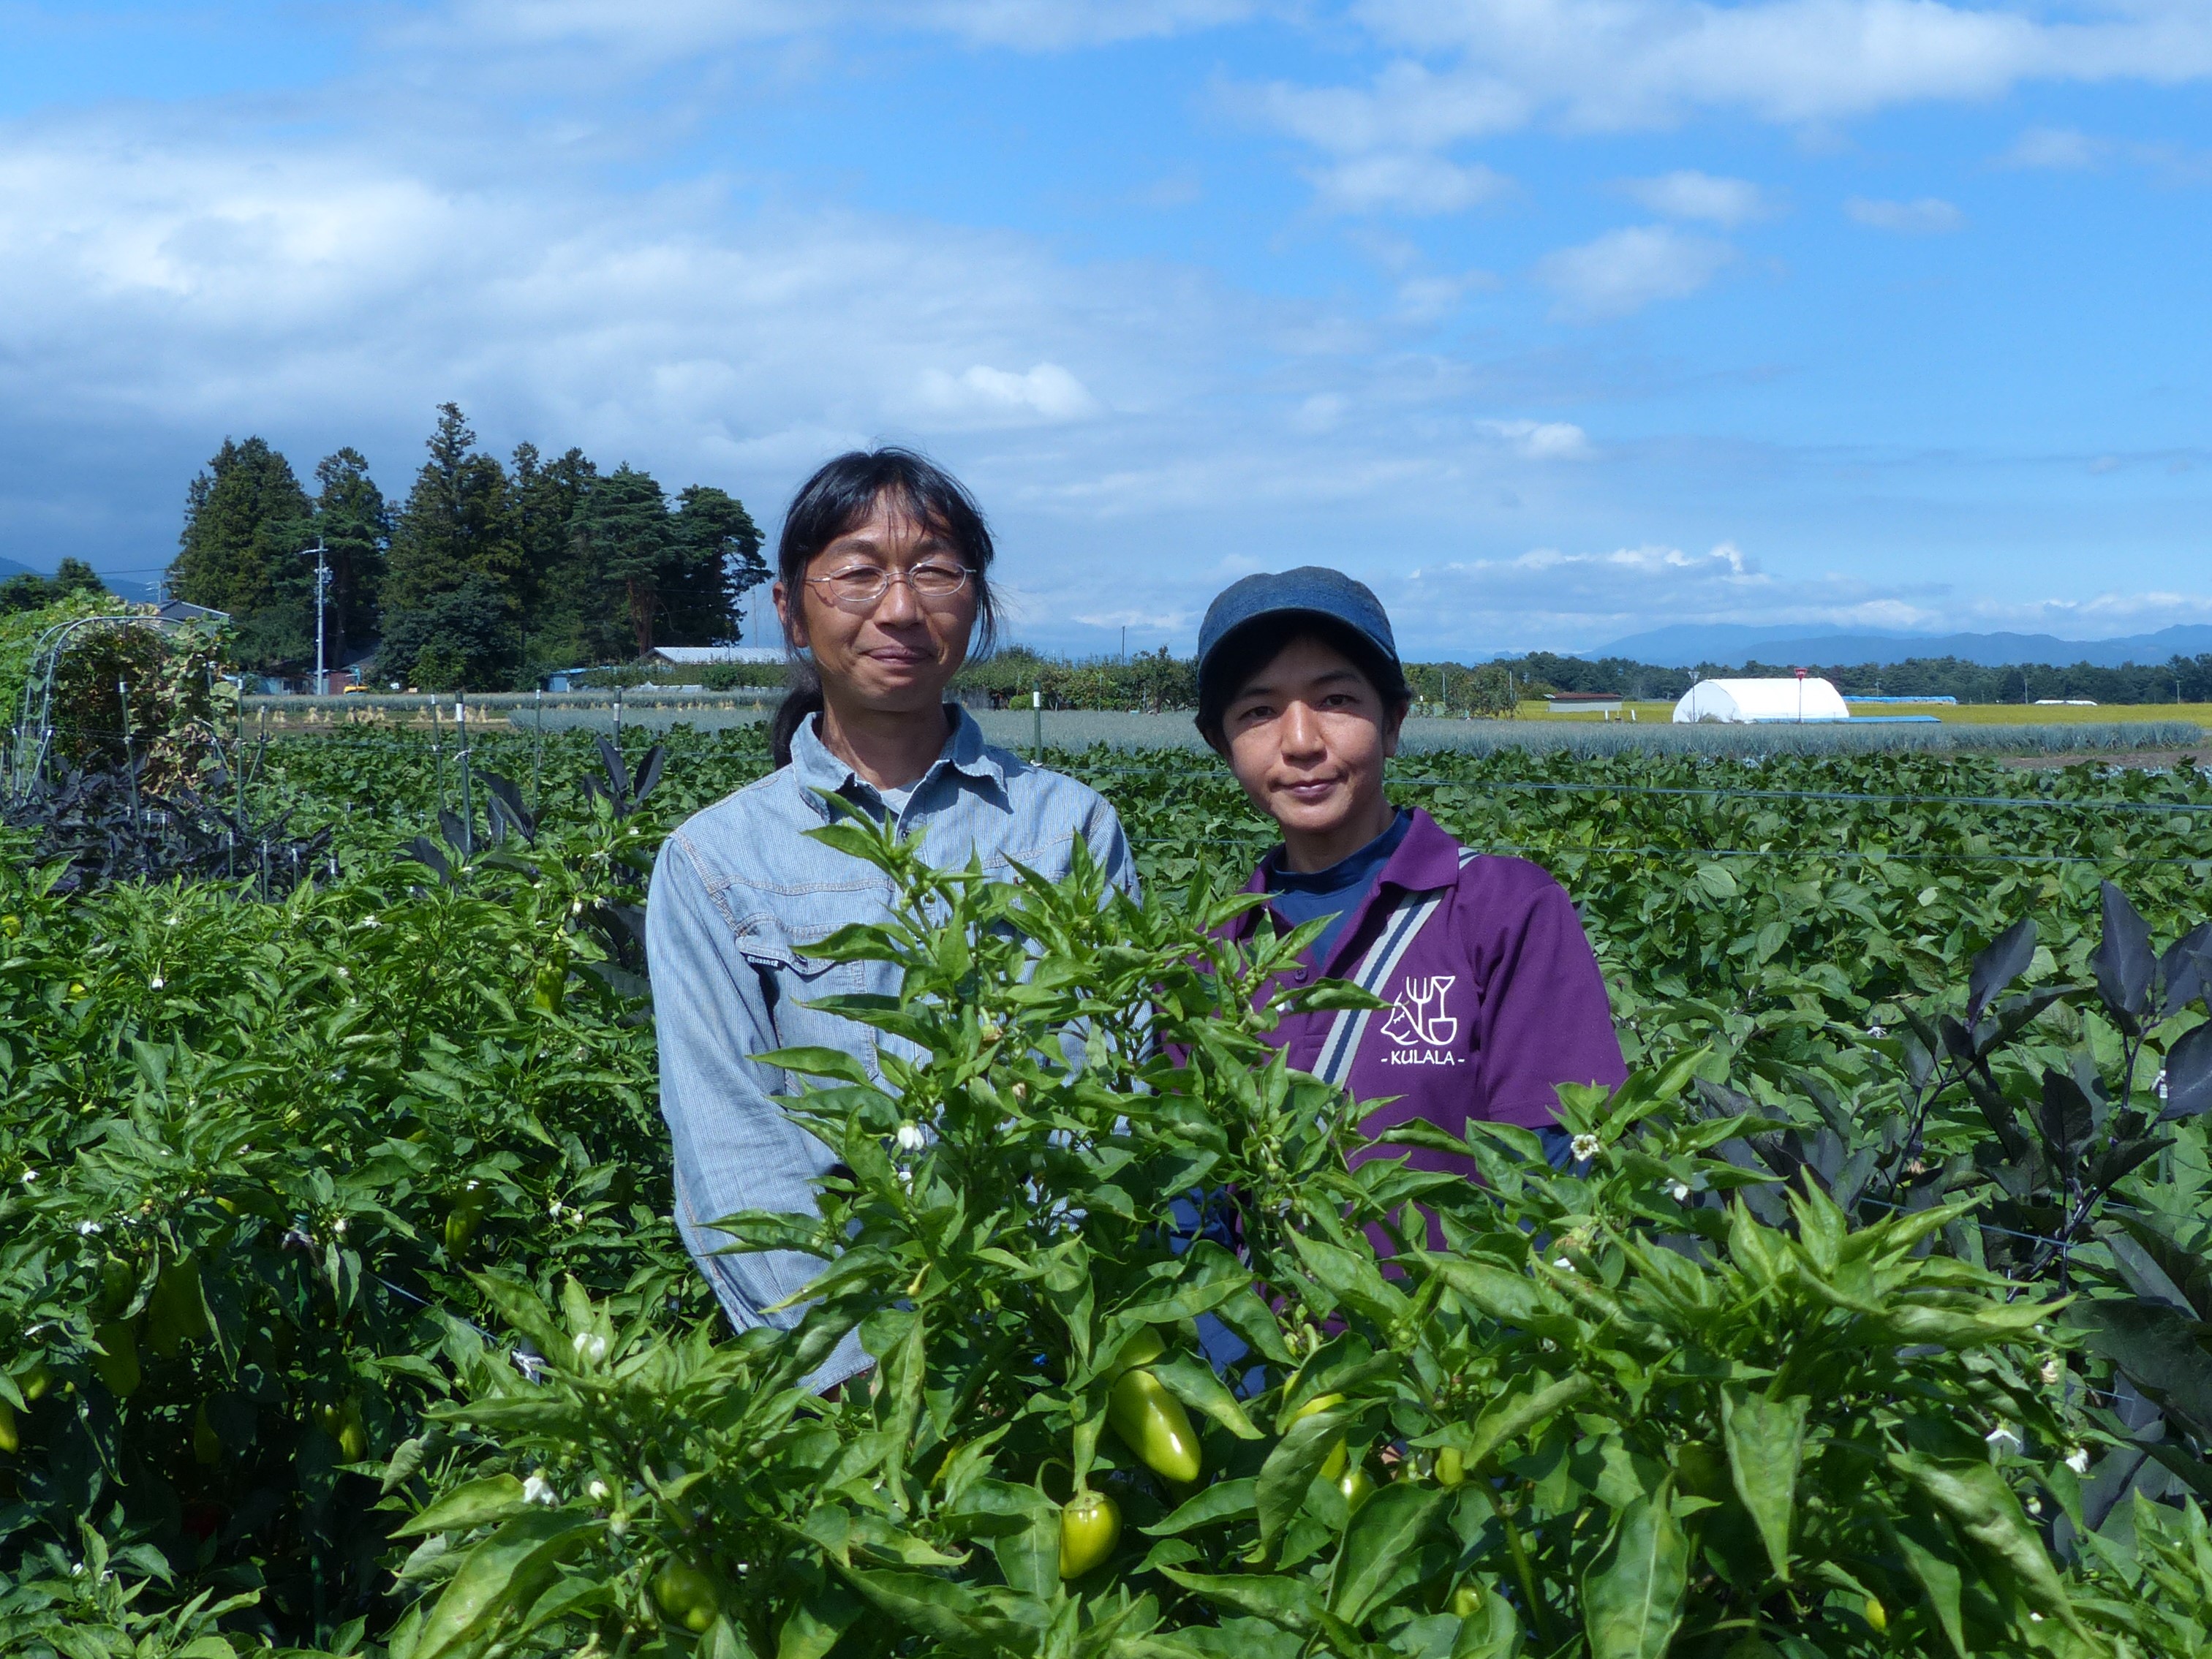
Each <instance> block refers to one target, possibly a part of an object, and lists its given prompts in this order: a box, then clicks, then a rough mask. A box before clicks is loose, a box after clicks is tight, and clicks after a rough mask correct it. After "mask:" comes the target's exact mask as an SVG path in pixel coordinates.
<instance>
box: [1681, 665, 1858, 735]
mask: <svg viewBox="0 0 2212 1659" xmlns="http://www.w3.org/2000/svg"><path fill="white" fill-rule="evenodd" d="M1850 717H1851V711H1850V709H1849V708H1845V707H1844V700H1843V698H1842V696H1839V695H1838V692H1837V690H1836V688H1835V687H1834V686H1833V685H1831V684H1829V683H1828V682H1827V681H1826V680H1822V679H1814V678H1797V677H1796V676H1794V675H1793V676H1791V677H1790V678H1788V679H1781V678H1776V679H1759V680H1699V682H1698V683H1697V684H1695V685H1693V686H1692V687H1691V688H1690V689H1689V690H1687V691H1686V692H1684V693H1683V694H1682V700H1681V701H1680V702H1678V703H1676V704H1675V705H1674V723H1675V724H1676V725H1678V726H1688V725H1693V724H1697V723H1699V722H1701V721H1717V722H1719V723H1720V724H1722V725H1724V726H1750V725H1767V724H1786V723H1790V722H1794V721H1797V720H1804V721H1807V722H1808V723H1809V722H1811V721H1814V720H1849V719H1850Z"/></svg>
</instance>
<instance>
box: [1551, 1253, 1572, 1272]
mask: <svg viewBox="0 0 2212 1659" xmlns="http://www.w3.org/2000/svg"><path fill="white" fill-rule="evenodd" d="M1552 1265H1553V1267H1557V1268H1559V1271H1560V1272H1562V1273H1572V1272H1574V1270H1575V1264H1574V1263H1573V1262H1571V1261H1568V1260H1567V1259H1566V1257H1565V1256H1563V1255H1562V1256H1554V1257H1553V1259H1552Z"/></svg>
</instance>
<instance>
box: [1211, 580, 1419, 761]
mask: <svg viewBox="0 0 2212 1659" xmlns="http://www.w3.org/2000/svg"><path fill="white" fill-rule="evenodd" d="M1300 640H1318V641H1321V643H1322V644H1323V645H1325V646H1327V647H1328V648H1329V649H1330V650H1332V651H1335V652H1338V653H1341V654H1342V655H1344V656H1346V657H1348V658H1349V659H1351V661H1352V666H1353V667H1354V668H1357V669H1358V671H1360V673H1361V674H1362V675H1363V676H1364V678H1366V681H1367V683H1368V684H1370V685H1371V686H1373V687H1374V688H1375V695H1376V696H1378V697H1380V698H1382V699H1383V708H1386V709H1388V710H1389V712H1390V713H1391V714H1404V713H1405V712H1406V710H1407V708H1411V707H1412V706H1413V691H1412V690H1410V689H1409V688H1408V687H1407V684H1406V671H1405V669H1404V668H1403V667H1402V666H1401V665H1400V664H1399V662H1398V660H1397V659H1396V658H1395V657H1392V656H1389V655H1388V654H1387V653H1384V652H1383V651H1382V650H1381V649H1379V648H1378V647H1376V644H1375V641H1372V640H1370V639H1369V638H1368V637H1367V636H1366V635H1364V634H1362V633H1361V632H1360V631H1359V630H1358V629H1356V628H1352V627H1351V626H1349V625H1348V624H1346V623H1340V622H1338V621H1336V620H1335V619H1334V618H1333V617H1324V616H1321V615H1318V614H1316V613H1315V612H1312V611H1279V612H1277V613H1275V614H1274V615H1273V616H1265V617H1254V618H1253V619H1252V620H1251V621H1250V622H1248V623H1245V624H1244V625H1243V627H1242V628H1239V629H1237V630H1236V631H1235V632H1234V633H1232V634H1231V635H1229V637H1228V638H1227V639H1225V640H1224V641H1221V643H1220V644H1218V645H1217V646H1216V647H1213V654H1212V656H1211V657H1209V658H1207V659H1206V666H1205V670H1204V671H1203V672H1201V673H1200V676H1199V680H1198V720H1197V724H1198V734H1199V736H1200V737H1202V738H1205V739H1206V744H1207V746H1208V747H1209V748H1211V749H1212V750H1214V751H1215V752H1216V753H1218V754H1227V753H1228V752H1229V750H1228V743H1227V739H1226V738H1225V737H1224V736H1223V732H1222V727H1223V726H1224V724H1225V722H1226V721H1227V720H1228V718H1229V705H1230V704H1231V703H1232V702H1235V701H1236V700H1237V693H1238V692H1239V691H1242V690H1243V689H1244V688H1245V687H1246V686H1247V685H1249V684H1250V683H1251V680H1252V677H1253V676H1254V675H1255V674H1256V673H1258V672H1259V671H1261V669H1263V668H1265V667H1266V666H1267V665H1268V664H1269V663H1271V662H1273V661H1274V659H1276V658H1277V657H1279V656H1280V655H1281V654H1282V653H1284V652H1285V650H1287V649H1288V648H1289V647H1291V646H1292V645H1294V644H1296V643H1297V641H1300Z"/></svg>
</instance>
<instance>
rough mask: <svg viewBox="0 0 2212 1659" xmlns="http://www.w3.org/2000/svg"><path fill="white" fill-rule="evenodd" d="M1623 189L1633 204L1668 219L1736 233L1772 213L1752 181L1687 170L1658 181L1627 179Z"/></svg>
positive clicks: (1665, 176) (1622, 186) (1664, 174)
mask: <svg viewBox="0 0 2212 1659" xmlns="http://www.w3.org/2000/svg"><path fill="white" fill-rule="evenodd" d="M1620 188H1621V189H1622V191H1624V192H1626V195H1627V196H1628V197H1630V199H1631V200H1632V201H1635V202H1637V203H1638V204H1641V205H1642V206H1644V208H1646V209H1648V210H1650V211H1651V212H1653V213H1656V214H1659V215H1661V216H1663V217H1666V218H1668V219H1700V220H1704V221H1705V222H1707V223H1710V224H1716V225H1718V226H1720V227H1721V228H1723V230H1732V229H1734V228H1735V227H1736V226H1738V225H1740V224H1744V223H1746V222H1748V221H1750V220H1753V219H1761V218H1764V217H1765V216H1766V215H1767V214H1768V213H1769V212H1771V210H1772V209H1771V206H1770V205H1769V204H1768V202H1767V200H1766V197H1765V193H1764V192H1762V191H1760V189H1759V186H1758V185H1754V184H1753V183H1752V182H1751V180H1749V179H1717V178H1715V177H1714V176H1713V175H1712V174H1711V173H1699V172H1696V171H1694V170H1690V169H1684V170H1682V171H1680V172H1675V173H1662V174H1661V175H1660V176H1659V177H1658V178H1656V179H1624V180H1622V181H1621V185H1620Z"/></svg>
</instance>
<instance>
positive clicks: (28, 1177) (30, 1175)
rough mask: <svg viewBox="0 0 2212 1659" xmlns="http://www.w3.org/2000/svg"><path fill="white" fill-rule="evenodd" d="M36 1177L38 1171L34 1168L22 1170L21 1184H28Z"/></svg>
mask: <svg viewBox="0 0 2212 1659" xmlns="http://www.w3.org/2000/svg"><path fill="white" fill-rule="evenodd" d="M38 1178H39V1172H38V1171H37V1170H24V1171H23V1184H24V1185H25V1186H26V1187H27V1186H29V1185H30V1184H31V1183H32V1182H34V1181H36V1180H37V1179H38Z"/></svg>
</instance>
